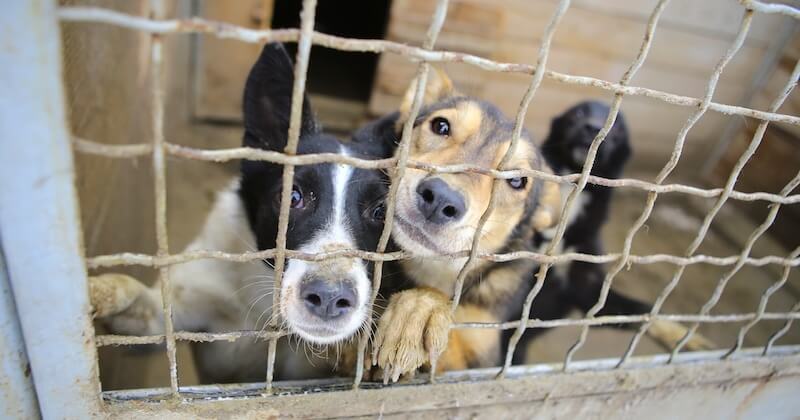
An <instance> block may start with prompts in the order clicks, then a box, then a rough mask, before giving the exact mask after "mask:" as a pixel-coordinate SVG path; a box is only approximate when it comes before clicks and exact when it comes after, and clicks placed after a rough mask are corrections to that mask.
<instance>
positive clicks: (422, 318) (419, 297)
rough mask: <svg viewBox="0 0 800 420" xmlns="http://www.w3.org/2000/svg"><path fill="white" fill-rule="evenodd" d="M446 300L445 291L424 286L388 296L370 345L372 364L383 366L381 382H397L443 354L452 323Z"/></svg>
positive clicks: (447, 300)
mask: <svg viewBox="0 0 800 420" xmlns="http://www.w3.org/2000/svg"><path fill="white" fill-rule="evenodd" d="M449 302H450V300H449V299H448V297H447V296H446V295H445V294H444V293H442V292H440V291H438V290H436V289H432V288H427V287H421V288H415V289H410V290H406V291H403V292H400V293H397V294H395V295H393V296H392V297H391V298H390V299H389V304H388V305H387V307H386V310H385V311H384V313H383V315H382V316H381V318H380V320H379V321H378V327H377V330H376V332H375V341H374V342H373V347H372V363H373V365H377V366H378V367H379V368H381V369H383V372H384V376H383V381H384V383H387V382H388V381H389V379H392V381H395V382H396V381H397V380H398V379H399V378H400V376H401V375H403V374H408V373H412V372H415V371H416V370H417V369H418V368H419V367H421V366H422V365H423V364H425V363H429V362H430V361H431V360H432V359H438V358H439V356H441V355H442V353H444V351H445V349H446V348H447V341H448V334H449V331H450V325H451V324H452V323H453V320H452V315H451V313H450V305H449Z"/></svg>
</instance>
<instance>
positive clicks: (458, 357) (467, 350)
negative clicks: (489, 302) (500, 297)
mask: <svg viewBox="0 0 800 420" xmlns="http://www.w3.org/2000/svg"><path fill="white" fill-rule="evenodd" d="M454 321H455V322H457V323H461V322H483V323H488V322H498V321H499V320H498V319H497V317H496V316H494V315H493V314H492V313H491V312H490V311H488V310H487V309H485V308H482V307H480V306H477V305H472V304H468V303H466V304H463V305H459V307H458V309H456V313H455V316H454ZM449 339H450V341H449V342H448V344H447V350H446V351H445V352H444V353H443V354H442V356H441V357H440V358H439V360H438V362H437V370H438V371H439V372H443V371H449V370H464V369H467V368H470V367H475V366H485V365H486V363H487V361H489V360H494V359H495V358H496V357H497V356H498V353H499V351H500V330H495V329H488V328H462V329H457V330H450V336H449Z"/></svg>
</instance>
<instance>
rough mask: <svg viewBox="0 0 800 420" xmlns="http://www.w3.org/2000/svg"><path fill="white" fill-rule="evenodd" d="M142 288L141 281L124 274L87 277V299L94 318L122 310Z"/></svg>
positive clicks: (139, 293)
mask: <svg viewBox="0 0 800 420" xmlns="http://www.w3.org/2000/svg"><path fill="white" fill-rule="evenodd" d="M144 290H145V286H144V285H143V284H142V283H140V282H139V281H138V280H136V279H134V278H133V277H130V276H127V275H125V274H118V273H109V274H101V275H99V276H95V277H89V300H90V302H91V304H92V308H93V311H94V312H93V313H94V316H95V317H96V318H105V317H109V316H112V315H116V314H118V313H120V312H124V311H125V310H127V309H128V308H129V307H130V306H131V305H132V304H133V302H135V301H136V299H137V298H138V297H139V295H141V294H142V292H143V291H144Z"/></svg>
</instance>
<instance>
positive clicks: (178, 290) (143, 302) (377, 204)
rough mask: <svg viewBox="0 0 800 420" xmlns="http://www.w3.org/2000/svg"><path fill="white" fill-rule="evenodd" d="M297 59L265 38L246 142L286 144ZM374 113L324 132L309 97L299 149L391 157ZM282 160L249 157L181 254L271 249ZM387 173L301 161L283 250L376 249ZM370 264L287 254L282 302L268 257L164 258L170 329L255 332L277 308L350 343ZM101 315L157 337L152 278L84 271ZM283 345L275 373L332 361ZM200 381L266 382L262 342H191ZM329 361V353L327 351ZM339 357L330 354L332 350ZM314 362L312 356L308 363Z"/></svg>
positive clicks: (322, 370)
mask: <svg viewBox="0 0 800 420" xmlns="http://www.w3.org/2000/svg"><path fill="white" fill-rule="evenodd" d="M292 85H293V68H292V63H291V60H290V59H289V57H288V55H287V54H286V52H285V51H284V49H283V47H282V46H281V45H279V44H269V45H266V46H265V47H264V49H263V51H262V53H261V55H260V57H259V58H258V61H257V62H256V63H255V65H254V66H253V68H252V70H251V72H250V75H249V77H248V80H247V84H246V86H245V91H244V120H245V134H244V141H243V143H244V145H245V146H248V147H252V148H258V149H263V150H270V151H283V149H284V147H285V146H286V143H287V131H288V126H289V114H290V108H291V92H292ZM381 124H382V123H381V122H378V123H374V124H372V125H370V126H367V127H365V128H363V129H361V130H360V131H358V132H357V133H356V134H355V135H354V136H353V138H352V139H351V141H350V142H342V141H340V140H338V139H337V138H335V137H333V136H331V135H328V134H325V133H323V132H321V130H320V127H319V125H318V124H317V123H316V121H315V120H314V117H313V115H312V111H311V108H310V106H309V102H308V100H307V99H306V100H305V101H304V106H303V117H302V127H301V130H300V140H299V145H298V154H301V155H302V154H310V153H339V154H343V155H350V156H357V157H362V158H367V159H377V158H384V157H389V156H390V155H391V154H392V150H391V145H387V144H386V142H385V141H384V137H385V136H386V134H384V133H382V132H381V130H385V129H387V128H391V126H387V127H383V126H382V125H381ZM282 170H283V166H282V165H279V164H274V163H269V162H265V161H254V160H244V161H242V163H241V173H240V177H239V178H238V179H237V180H236V181H235V182H234V183H233V184H231V186H230V187H229V188H228V189H226V190H224V191H222V192H220V193H219V195H218V197H217V199H216V202H215V204H214V207H213V209H212V211H211V213H210V215H209V216H208V219H207V221H206V223H205V225H204V227H203V229H202V231H201V232H200V233H199V235H198V236H197V238H195V240H194V241H193V242H192V243H191V244H190V245H189V246H188V248H187V249H186V251H196V250H217V251H226V252H230V253H242V252H247V251H255V250H265V249H271V248H274V247H275V243H276V234H277V230H278V213H279V207H280V196H281V178H282ZM387 183H388V182H387V180H386V179H385V176H384V174H383V173H381V172H380V171H377V170H362V169H357V168H353V167H352V166H346V165H340V164H314V165H303V166H297V167H296V169H295V174H294V185H293V188H292V193H291V210H290V217H289V226H288V232H287V244H286V245H287V248H288V249H292V250H297V251H300V252H304V253H320V252H326V251H335V250H339V249H361V250H370V251H372V250H375V248H376V246H377V242H378V238H379V235H380V233H381V231H382V228H383V217H384V208H383V205H384V204H383V201H384V196H385V194H386V190H387ZM370 266H371V264H370V263H367V262H365V261H363V260H361V259H356V258H336V259H329V260H324V261H313V262H312V261H301V260H296V259H289V260H288V261H287V265H286V270H285V275H284V277H283V282H282V284H281V290H280V293H281V298H280V304H279V307H278V308H273V306H272V301H273V298H272V293H273V270H272V268H271V267H272V262H271V261H254V262H251V263H237V262H232V261H223V260H218V259H198V260H193V261H190V262H187V263H183V264H179V265H174V266H171V267H170V269H169V277H170V279H171V282H172V290H173V296H172V301H173V309H174V316H173V319H174V326H175V330H176V331H203V332H228V331H237V330H253V329H261V328H264V327H265V326H266V325H267V321H268V320H270V319H272V317H273V316H278V317H279V319H280V320H281V322H282V323H283V325H284V326H285V328H287V329H288V330H289V331H290V332H291V333H293V334H295V335H296V336H299V337H300V338H301V339H302V340H303V341H304V342H306V343H310V344H313V345H320V346H330V345H334V344H338V343H343V342H346V341H347V340H349V339H351V338H353V337H355V336H357V335H358V333H359V332H360V331H361V330H362V329H363V328H366V327H367V326H368V325H369V323H368V320H369V319H370V318H371V316H372V313H371V312H370V308H369V305H368V302H369V298H370V295H371V280H370V278H371V275H370V273H371V271H372V270H371V268H370ZM90 284H91V292H92V303H93V304H94V307H95V311H96V316H97V317H99V318H102V319H103V320H104V321H105V322H106V324H107V325H108V326H109V327H110V329H111V330H112V331H113V332H114V333H117V334H133V335H149V334H163V333H164V322H163V314H162V310H161V306H162V303H161V294H160V286H159V285H158V284H156V285H154V286H153V287H149V288H148V287H145V286H144V285H142V284H141V283H140V282H138V281H137V280H135V279H133V278H131V277H128V276H124V275H118V274H106V275H101V276H98V277H93V278H91V282H90ZM283 343H284V344H283V345H282V346H279V351H278V356H277V357H278V361H277V363H276V377H277V378H283V379H287V378H304V377H311V376H320V375H322V376H329V375H330V373H331V371H330V368H331V364H328V363H324V362H325V361H330V362H335V360H331V359H332V358H330V357H328V358H322V359H323V360H322V363H316V365H317V366H316V367H314V366H312V365H311V364H310V363H309V362H310V361H309V360H307V357H308V356H307V355H306V354H305V352H302V351H300V352H295V351H290V349H287V348H286V347H287V346H286V345H285V343H286V342H285V341H283ZM195 357H196V361H197V365H198V370H199V372H200V374H201V378H202V380H203V381H204V382H232V381H237V382H242V381H261V380H263V378H264V372H265V369H266V367H265V363H266V357H265V345H264V343H263V342H260V343H259V342H256V340H255V339H247V338H245V339H240V340H237V341H235V342H232V343H228V342H219V341H218V342H212V343H207V344H198V345H196V346H195ZM325 359H327V360H325ZM333 359H335V357H334V358H333ZM312 362H313V360H312Z"/></svg>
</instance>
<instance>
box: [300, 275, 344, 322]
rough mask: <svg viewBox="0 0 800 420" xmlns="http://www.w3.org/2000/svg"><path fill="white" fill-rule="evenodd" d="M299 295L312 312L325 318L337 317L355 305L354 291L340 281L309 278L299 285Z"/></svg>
mask: <svg viewBox="0 0 800 420" xmlns="http://www.w3.org/2000/svg"><path fill="white" fill-rule="evenodd" d="M300 297H301V298H302V299H303V302H304V303H305V305H306V308H307V309H308V311H309V312H311V313H312V314H314V315H316V316H318V317H320V318H322V319H325V320H330V319H335V318H338V317H340V316H342V315H344V314H346V313H348V312H350V311H352V310H353V309H355V306H356V292H355V290H353V288H352V287H350V286H348V285H345V284H343V283H342V282H329V281H324V280H311V281H309V282H306V283H303V285H302V286H300Z"/></svg>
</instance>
